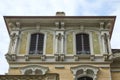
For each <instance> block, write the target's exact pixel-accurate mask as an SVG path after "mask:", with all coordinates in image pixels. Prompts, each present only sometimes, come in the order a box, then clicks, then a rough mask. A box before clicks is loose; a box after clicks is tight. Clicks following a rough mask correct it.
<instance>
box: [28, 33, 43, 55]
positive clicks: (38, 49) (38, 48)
mask: <svg viewBox="0 0 120 80" xmlns="http://www.w3.org/2000/svg"><path fill="white" fill-rule="evenodd" d="M43 44H44V34H40V33H35V34H32V35H31V41H30V51H29V53H30V54H43Z"/></svg>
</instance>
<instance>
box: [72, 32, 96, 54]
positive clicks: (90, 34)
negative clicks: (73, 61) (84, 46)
mask: <svg viewBox="0 0 120 80" xmlns="http://www.w3.org/2000/svg"><path fill="white" fill-rule="evenodd" d="M80 33H84V34H88V35H89V47H90V54H85V55H94V51H93V42H92V41H93V40H92V32H90V31H84V32H83V31H74V46H73V47H74V55H81V54H76V34H80Z"/></svg>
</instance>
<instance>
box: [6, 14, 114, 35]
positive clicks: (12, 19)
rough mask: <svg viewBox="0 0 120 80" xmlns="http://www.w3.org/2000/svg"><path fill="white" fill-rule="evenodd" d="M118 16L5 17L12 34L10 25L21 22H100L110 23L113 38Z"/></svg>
mask: <svg viewBox="0 0 120 80" xmlns="http://www.w3.org/2000/svg"><path fill="white" fill-rule="evenodd" d="M115 19H116V16H4V20H5V23H6V27H7V29H8V32H9V33H10V25H9V23H14V24H15V22H20V23H21V24H22V23H25V22H26V23H31V24H32V23H39V22H40V24H47V22H48V23H49V24H54V22H55V21H64V22H65V23H67V24H71V23H75V24H87V23H97V24H99V23H100V22H104V23H110V24H111V25H110V27H109V28H110V29H109V32H110V36H112V32H113V28H114V24H115Z"/></svg>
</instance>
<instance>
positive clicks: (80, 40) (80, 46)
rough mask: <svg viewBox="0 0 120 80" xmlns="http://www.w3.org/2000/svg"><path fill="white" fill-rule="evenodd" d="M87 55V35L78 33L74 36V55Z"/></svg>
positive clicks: (88, 48)
mask: <svg viewBox="0 0 120 80" xmlns="http://www.w3.org/2000/svg"><path fill="white" fill-rule="evenodd" d="M82 53H84V54H89V53H90V47H89V35H88V34H84V33H80V34H76V54H82Z"/></svg>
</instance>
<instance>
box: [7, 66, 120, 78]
mask: <svg viewBox="0 0 120 80" xmlns="http://www.w3.org/2000/svg"><path fill="white" fill-rule="evenodd" d="M38 65H40V64H38ZM78 65H79V64H41V65H40V66H44V67H49V72H48V73H58V74H59V76H60V80H74V78H73V74H72V72H71V70H70V68H71V67H74V66H78ZM91 65H93V64H91ZM100 65H102V64H100ZM24 66H26V65H25V64H21V65H19V67H24ZM56 66H64V68H62V69H57V68H55V67H56ZM93 66H95V65H93ZM96 66H99V65H96ZM9 74H10V75H20V74H21V73H20V68H16V69H10V70H9ZM119 74H120V73H119ZM119 74H117V73H114V74H113V75H112V77H113V80H119V79H118V78H119ZM110 78H111V74H110V69H109V68H99V72H98V74H97V80H110Z"/></svg>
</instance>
